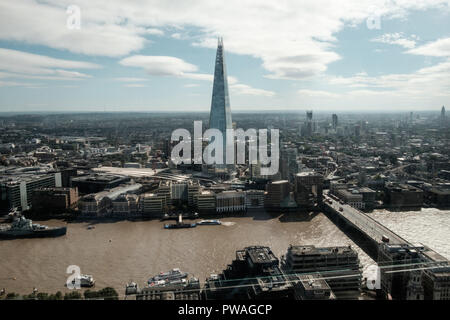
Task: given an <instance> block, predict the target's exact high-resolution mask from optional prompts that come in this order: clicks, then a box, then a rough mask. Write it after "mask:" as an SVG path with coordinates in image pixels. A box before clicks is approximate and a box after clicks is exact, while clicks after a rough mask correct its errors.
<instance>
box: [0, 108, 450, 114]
mask: <svg viewBox="0 0 450 320" xmlns="http://www.w3.org/2000/svg"><path fill="white" fill-rule="evenodd" d="M444 107H445V106H444ZM441 108H442V106H441V107H439V108H438V109H436V110H430V109H428V110H423V109H422V110H404V111H403V110H395V109H389V110H371V109H369V110H345V109H340V110H333V109H331V110H326V109H321V110H315V109H313V108H307V109H296V110H292V109H278V110H276V109H263V110H255V109H246V110H244V109H242V110H236V111H233V110H232V113H233V114H235V113H236V114H241V113H284V114H287V113H306V111H313V113H317V114H322V113H336V114H339V113H349V114H365V113H370V114H385V113H388V114H392V113H398V114H402V113H407V114H409V113H410V112H413V113H438V114H439V113H440V112H441ZM129 113H132V114H152V113H159V114H164V113H167V114H175V113H181V114H183V113H188V114H198V113H201V114H206V115H207V114H209V110H205V111H197V110H170V111H162V110H149V111H135V110H130V111H122V110H120V111H110V110H106V111H101V110H92V111H76V110H67V111H66V110H64V111H55V110H30V111H0V115H27V114H129Z"/></svg>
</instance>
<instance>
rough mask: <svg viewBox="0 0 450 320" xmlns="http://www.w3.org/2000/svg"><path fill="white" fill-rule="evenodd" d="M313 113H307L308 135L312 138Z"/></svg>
mask: <svg viewBox="0 0 450 320" xmlns="http://www.w3.org/2000/svg"><path fill="white" fill-rule="evenodd" d="M312 116H313V113H312V111H306V135H308V136H310V135H312V133H313V122H312Z"/></svg>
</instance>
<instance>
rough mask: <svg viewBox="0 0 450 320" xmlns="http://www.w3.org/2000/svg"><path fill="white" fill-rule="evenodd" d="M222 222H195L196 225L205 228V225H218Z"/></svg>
mask: <svg viewBox="0 0 450 320" xmlns="http://www.w3.org/2000/svg"><path fill="white" fill-rule="evenodd" d="M220 224H222V222H221V221H220V220H201V221H199V222H197V225H200V226H207V225H220Z"/></svg>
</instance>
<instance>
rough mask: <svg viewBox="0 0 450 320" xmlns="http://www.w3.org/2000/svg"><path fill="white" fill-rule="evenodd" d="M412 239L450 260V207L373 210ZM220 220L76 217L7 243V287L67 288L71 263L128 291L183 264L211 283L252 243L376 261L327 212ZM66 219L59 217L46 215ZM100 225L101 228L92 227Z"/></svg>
mask: <svg viewBox="0 0 450 320" xmlns="http://www.w3.org/2000/svg"><path fill="white" fill-rule="evenodd" d="M371 215H372V216H373V217H375V218H376V219H377V220H379V221H380V222H382V223H384V224H385V225H386V226H387V227H389V228H391V229H392V230H393V231H394V232H397V233H399V234H400V235H401V236H403V237H405V238H406V239H407V240H411V241H413V242H423V243H424V244H427V245H429V246H430V247H432V248H433V249H435V250H436V251H438V252H439V253H441V254H443V255H444V256H446V257H447V258H448V257H449V256H450V244H449V241H448V240H449V239H448V238H449V235H450V212H449V211H439V210H435V209H423V210H422V211H420V212H412V213H401V212H400V213H399V212H395V213H390V212H386V211H377V212H374V213H372V214H371ZM221 221H222V222H223V224H222V225H219V226H197V227H196V228H193V229H178V230H165V229H163V225H164V223H163V222H160V221H157V220H152V221H112V222H103V221H102V222H71V223H68V224H67V235H65V236H63V237H60V238H44V239H16V240H3V241H0V257H1V259H0V287H2V288H6V290H7V291H8V292H18V293H20V294H27V293H31V291H32V290H33V288H34V287H36V288H38V290H39V291H41V292H49V293H54V292H56V291H62V292H64V291H67V289H66V288H65V287H64V285H65V282H66V279H67V277H68V276H69V274H67V273H66V269H67V267H68V266H69V265H77V266H79V267H80V269H81V273H82V274H90V275H93V277H94V278H95V280H96V287H97V288H98V289H100V288H103V287H107V286H111V287H114V288H115V289H116V290H117V291H118V292H119V294H120V295H123V293H124V289H125V284H126V283H127V282H129V281H135V282H137V283H138V284H139V285H140V286H144V285H145V284H146V281H147V280H148V278H149V277H151V276H153V275H155V274H157V273H159V272H161V271H168V270H170V269H172V268H180V269H181V270H183V271H186V272H188V273H190V274H191V275H194V276H196V277H198V278H199V279H200V281H201V282H204V280H205V278H206V277H208V276H209V275H210V274H211V273H219V272H221V271H222V270H223V269H225V268H226V266H227V264H229V263H231V261H232V260H233V259H234V257H235V251H236V250H238V249H242V248H244V247H246V246H251V245H265V246H269V247H270V248H271V249H272V250H273V251H274V253H275V254H276V255H277V256H278V258H281V256H282V255H283V254H285V253H286V250H287V248H288V246H289V245H290V244H293V245H301V244H302V245H306V244H313V245H316V246H338V245H339V246H340V245H351V246H352V247H354V248H355V249H356V250H357V252H358V254H359V257H360V260H361V263H362V265H363V267H364V268H367V267H368V266H369V265H371V264H373V263H374V261H373V260H372V259H371V258H370V257H369V256H368V255H367V254H366V253H365V252H363V251H362V250H361V249H360V248H359V247H358V246H357V245H356V244H355V243H354V242H353V241H352V240H350V239H349V238H348V237H347V236H346V235H345V234H344V233H343V232H342V231H341V230H340V229H339V228H338V227H336V226H335V225H334V224H333V222H331V221H330V220H329V219H328V218H327V217H326V216H325V215H324V214H321V213H319V214H316V215H313V216H310V217H309V218H303V219H299V220H295V221H293V219H285V218H284V217H283V216H271V215H268V214H266V213H263V212H261V213H256V214H255V213H251V214H248V215H247V216H244V217H229V218H221ZM38 223H43V224H47V225H61V224H62V223H64V222H61V221H59V220H49V221H39V222H38ZM89 225H95V228H94V229H88V226H89Z"/></svg>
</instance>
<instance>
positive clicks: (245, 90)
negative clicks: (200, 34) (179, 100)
mask: <svg viewBox="0 0 450 320" xmlns="http://www.w3.org/2000/svg"><path fill="white" fill-rule="evenodd" d="M119 63H120V64H121V65H124V66H128V67H139V68H143V69H144V70H145V72H147V73H148V74H149V75H152V76H173V77H178V78H185V79H192V80H200V81H210V82H212V81H213V79H214V76H213V75H212V74H206V73H196V72H195V71H197V70H198V67H197V66H196V65H193V64H190V63H188V62H186V61H184V60H182V59H179V58H176V57H168V56H141V55H135V56H130V57H127V58H124V59H122V60H120V61H119ZM227 79H228V85H229V87H230V90H232V91H233V93H234V94H238V95H258V96H265V97H272V96H274V95H275V92H273V91H268V90H263V89H258V88H253V87H251V86H249V85H246V84H242V83H239V81H238V80H237V79H236V78H235V77H233V76H228V78H227Z"/></svg>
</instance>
